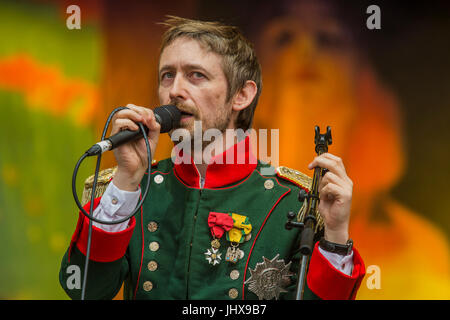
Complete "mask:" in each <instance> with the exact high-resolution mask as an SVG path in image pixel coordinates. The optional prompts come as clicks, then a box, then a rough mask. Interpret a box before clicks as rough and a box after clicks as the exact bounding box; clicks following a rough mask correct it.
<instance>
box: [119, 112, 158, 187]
mask: <svg viewBox="0 0 450 320" xmlns="http://www.w3.org/2000/svg"><path fill="white" fill-rule="evenodd" d="M127 108H129V109H124V110H121V111H119V112H117V113H116V114H115V115H114V117H113V119H112V129H111V135H113V134H116V133H117V132H119V131H121V130H125V129H128V130H132V131H135V130H139V126H138V125H137V124H136V122H141V123H142V124H143V125H145V126H147V128H148V129H149V131H148V142H149V144H150V149H151V151H152V156H153V155H154V154H155V150H156V145H157V144H158V138H159V132H160V130H161V126H160V125H159V123H158V122H156V119H155V115H154V114H153V111H152V110H151V109H148V108H144V107H139V106H135V105H133V104H128V105H127ZM114 157H115V158H116V161H117V171H116V174H115V175H114V185H115V186H116V187H117V188H119V189H121V190H124V191H136V190H137V189H138V186H139V183H140V182H141V179H142V177H143V176H144V173H145V171H146V170H147V168H148V165H149V164H148V162H147V147H146V145H145V141H144V139H143V138H142V139H139V140H137V141H134V142H130V143H126V144H124V145H122V146H120V147H118V148H116V149H114Z"/></svg>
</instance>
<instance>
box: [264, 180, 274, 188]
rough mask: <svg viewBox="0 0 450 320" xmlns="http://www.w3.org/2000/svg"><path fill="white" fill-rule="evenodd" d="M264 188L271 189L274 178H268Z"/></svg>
mask: <svg viewBox="0 0 450 320" xmlns="http://www.w3.org/2000/svg"><path fill="white" fill-rule="evenodd" d="M264 188H266V189H267V190H270V189H272V188H273V180H270V179H269V180H266V181H265V182H264Z"/></svg>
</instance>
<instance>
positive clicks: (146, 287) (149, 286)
mask: <svg viewBox="0 0 450 320" xmlns="http://www.w3.org/2000/svg"><path fill="white" fill-rule="evenodd" d="M142 287H143V288H144V290H145V291H150V290H152V289H153V283H152V282H151V281H145V282H144V285H143V286H142Z"/></svg>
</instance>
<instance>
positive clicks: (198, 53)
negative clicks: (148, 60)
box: [158, 37, 234, 137]
mask: <svg viewBox="0 0 450 320" xmlns="http://www.w3.org/2000/svg"><path fill="white" fill-rule="evenodd" d="M158 94H159V100H160V103H161V104H176V105H177V106H178V108H179V109H180V110H181V112H182V117H181V123H180V127H181V128H185V129H187V130H189V132H190V134H191V137H193V132H194V121H201V122H202V131H203V132H204V131H205V130H207V129H210V128H216V129H218V130H220V131H221V132H223V131H224V130H225V129H227V128H233V124H234V122H233V121H232V119H231V118H232V106H231V103H230V102H229V101H227V80H226V77H225V74H224V72H223V69H222V57H221V56H220V55H218V54H216V53H214V52H212V51H210V50H207V49H206V48H205V47H204V46H203V45H202V44H201V43H199V42H198V41H196V40H194V39H191V38H188V37H180V38H177V39H175V40H174V41H173V42H172V43H171V44H169V45H168V46H167V47H166V48H164V50H163V52H162V53H161V57H160V61H159V88H158Z"/></svg>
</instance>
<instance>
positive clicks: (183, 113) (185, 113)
mask: <svg viewBox="0 0 450 320" xmlns="http://www.w3.org/2000/svg"><path fill="white" fill-rule="evenodd" d="M192 116H193V114H192V113H189V112H186V111H181V118H187V117H192Z"/></svg>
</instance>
